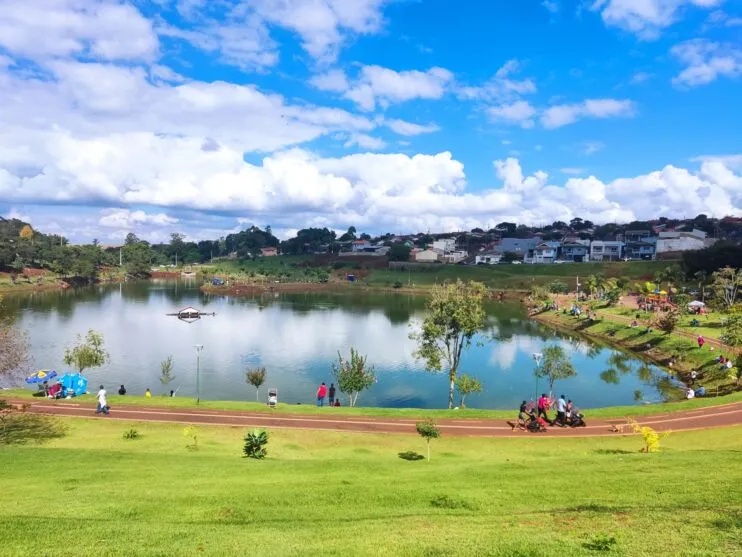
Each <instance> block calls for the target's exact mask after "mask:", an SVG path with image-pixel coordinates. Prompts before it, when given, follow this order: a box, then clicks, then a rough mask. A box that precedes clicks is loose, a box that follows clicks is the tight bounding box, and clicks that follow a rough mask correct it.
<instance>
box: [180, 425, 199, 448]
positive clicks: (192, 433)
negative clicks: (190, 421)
mask: <svg viewBox="0 0 742 557" xmlns="http://www.w3.org/2000/svg"><path fill="white" fill-rule="evenodd" d="M183 436H184V437H187V438H188V439H190V443H188V444H187V445H186V449H189V450H191V451H196V450H198V428H197V427H196V426H195V425H187V426H185V427H184V428H183Z"/></svg>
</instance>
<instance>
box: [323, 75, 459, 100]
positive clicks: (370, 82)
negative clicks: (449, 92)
mask: <svg viewBox="0 0 742 557" xmlns="http://www.w3.org/2000/svg"><path fill="white" fill-rule="evenodd" d="M452 81H453V74H452V73H451V72H449V71H448V70H446V69H444V68H437V67H435V68H430V69H429V70H427V71H424V72H422V71H418V70H409V71H401V72H397V71H395V70H391V69H389V68H382V67H381V66H363V68H362V69H361V73H360V75H359V76H358V79H357V80H356V81H355V82H354V83H353V84H352V85H351V86H350V88H349V89H348V90H347V91H346V92H345V95H344V96H345V98H347V99H349V100H352V101H353V102H355V103H356V104H357V105H358V106H359V108H361V109H362V110H367V111H370V110H374V109H375V108H376V105H377V104H381V105H382V106H386V105H388V104H392V103H401V102H405V101H411V100H414V99H428V100H435V99H440V98H441V97H442V96H443V95H444V94H445V92H446V89H447V87H448V85H449V84H450V83H451V82H452ZM325 85H326V83H325ZM338 85H339V84H338Z"/></svg>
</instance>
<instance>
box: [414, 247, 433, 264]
mask: <svg viewBox="0 0 742 557" xmlns="http://www.w3.org/2000/svg"><path fill="white" fill-rule="evenodd" d="M415 261H417V262H418V263H435V262H436V261H438V253H436V252H434V251H433V250H432V249H426V250H423V251H419V252H417V253H416V254H415Z"/></svg>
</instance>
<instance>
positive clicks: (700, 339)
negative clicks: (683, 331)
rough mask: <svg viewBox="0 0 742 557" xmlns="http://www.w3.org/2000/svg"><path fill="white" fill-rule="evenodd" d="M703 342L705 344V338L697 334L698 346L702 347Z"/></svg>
mask: <svg viewBox="0 0 742 557" xmlns="http://www.w3.org/2000/svg"><path fill="white" fill-rule="evenodd" d="M704 344H706V339H705V338H703V337H702V336H701V335H698V348H703V345H704Z"/></svg>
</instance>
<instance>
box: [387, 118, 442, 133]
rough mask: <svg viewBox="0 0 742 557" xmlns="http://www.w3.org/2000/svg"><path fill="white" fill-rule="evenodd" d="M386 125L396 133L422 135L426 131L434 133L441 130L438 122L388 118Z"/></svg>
mask: <svg viewBox="0 0 742 557" xmlns="http://www.w3.org/2000/svg"><path fill="white" fill-rule="evenodd" d="M385 125H386V126H387V127H389V129H391V130H392V131H393V132H394V133H398V134H399V135H406V136H412V135H421V134H424V133H433V132H437V131H438V130H440V128H439V127H438V126H437V125H436V124H414V123H412V122H406V121H405V120H399V119H396V120H387V121H386V122H385Z"/></svg>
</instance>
